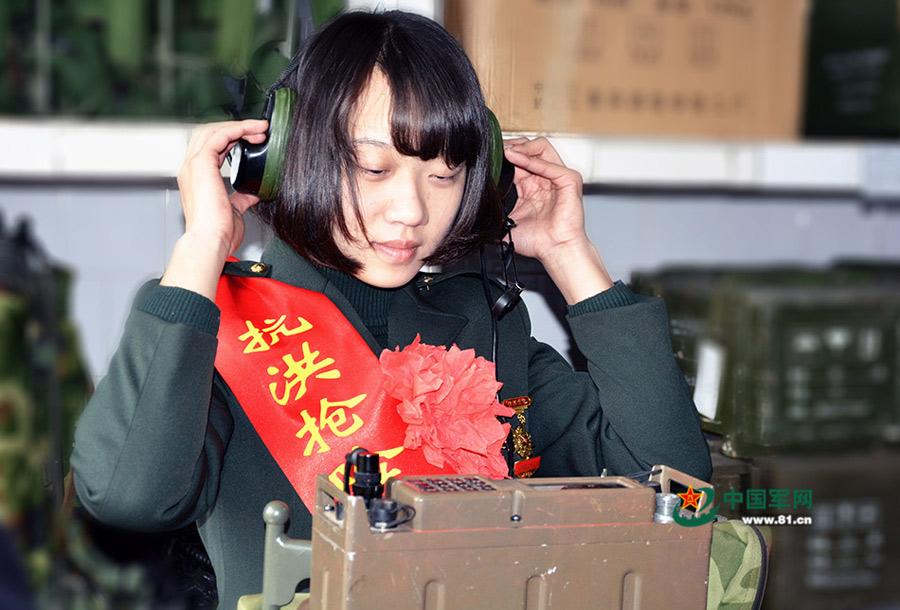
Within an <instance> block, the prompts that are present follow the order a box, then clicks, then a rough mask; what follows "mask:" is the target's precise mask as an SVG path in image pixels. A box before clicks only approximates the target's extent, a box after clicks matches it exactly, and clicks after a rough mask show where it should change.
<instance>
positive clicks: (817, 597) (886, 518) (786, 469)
mask: <svg viewBox="0 0 900 610" xmlns="http://www.w3.org/2000/svg"><path fill="white" fill-rule="evenodd" d="M632 286H633V288H634V290H635V291H636V292H639V293H642V294H647V295H653V296H659V297H662V298H663V299H665V301H666V304H667V307H668V310H669V316H670V329H671V335H672V343H673V348H674V350H675V357H676V359H677V360H678V363H679V365H680V366H681V368H682V370H683V372H684V374H685V377H686V379H687V380H688V383H689V384H690V385H691V386H692V387H693V388H694V398H695V402H696V404H697V407H698V410H699V412H700V413H701V420H702V422H703V427H704V430H705V431H706V433H707V436H708V438H709V440H710V448H711V451H712V453H713V465H714V472H713V481H712V482H713V484H714V488H715V491H716V498H717V502H718V503H719V505H720V513H721V514H723V515H725V516H728V517H731V518H739V517H763V518H765V517H770V518H771V519H772V526H773V527H772V531H773V537H774V549H773V554H772V563H771V572H770V578H769V587H768V590H767V594H766V602H765V604H764V606H763V607H764V608H766V609H768V610H780V609H785V608H791V609H792V610H805V609H810V610H812V609H816V610H821V609H825V610H827V609H833V610H849V609H854V610H862V609H865V608H870V607H871V608H876V607H877V608H879V609H880V608H893V607H894V606H890V605H888V606H884V605H883V604H898V606H897V607H900V582H898V580H897V579H896V574H900V528H898V527H897V525H896V523H897V522H896V520H895V519H893V518H892V517H893V513H894V512H895V510H896V508H895V507H896V506H897V501H898V499H900V492H898V490H897V484H898V483H900V475H898V472H900V442H898V441H900V375H898V366H900V357H898V354H900V344H898V336H900V270H898V269H896V268H893V267H891V266H889V265H870V264H867V263H865V262H854V263H852V264H851V263H846V264H836V265H833V266H830V267H829V268H802V267H790V268H786V267H781V268H771V267H767V268H728V267H714V268H687V267H682V268H669V269H665V270H662V271H658V272H653V273H636V274H635V275H634V276H633V278H632ZM797 498H802V500H800V501H798V499H797Z"/></svg>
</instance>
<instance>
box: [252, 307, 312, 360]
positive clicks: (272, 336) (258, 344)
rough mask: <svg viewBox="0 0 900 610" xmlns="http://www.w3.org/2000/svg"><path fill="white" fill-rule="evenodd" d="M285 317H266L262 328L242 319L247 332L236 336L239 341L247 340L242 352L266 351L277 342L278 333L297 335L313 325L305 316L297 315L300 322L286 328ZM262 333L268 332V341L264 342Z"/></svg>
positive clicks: (278, 338) (285, 335) (281, 334)
mask: <svg viewBox="0 0 900 610" xmlns="http://www.w3.org/2000/svg"><path fill="white" fill-rule="evenodd" d="M285 318H287V316H286V315H283V316H281V317H280V318H278V319H275V318H268V319H265V320H263V322H264V323H265V324H268V326H266V327H264V328H263V329H262V330H260V329H258V328H256V326H255V325H254V324H253V322H251V321H250V320H244V324H246V325H247V332H245V333H244V334H243V335H240V336H239V337H238V339H239V340H240V341H247V342H248V343H247V347H245V348H244V353H245V354H250V353H253V352H265V351H268V350H269V349H270V348H271V347H272V346H273V345H275V344H276V343H278V341H279V340H280V337H279V335H280V336H284V337H288V336H290V335H297V334H300V333H303V332H306V331H308V330H309V329H311V328H312V327H313V325H312V324H310V323H309V322H308V321H307V320H306V319H305V318H301V317H300V316H297V321H298V322H300V325H299V326H295V327H294V328H288V327H287V326H286V325H285V323H284V320H285ZM263 333H268V334H269V341H268V342H266V339H265V336H264V335H263Z"/></svg>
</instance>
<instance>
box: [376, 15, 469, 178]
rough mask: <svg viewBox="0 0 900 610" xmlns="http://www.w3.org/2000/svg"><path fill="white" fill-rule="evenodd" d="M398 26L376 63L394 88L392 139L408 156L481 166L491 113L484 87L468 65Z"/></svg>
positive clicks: (384, 45)
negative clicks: (472, 76)
mask: <svg viewBox="0 0 900 610" xmlns="http://www.w3.org/2000/svg"><path fill="white" fill-rule="evenodd" d="M405 38H406V37H405V36H404V33H403V32H401V31H398V29H397V28H394V29H392V30H391V31H390V33H389V35H388V36H387V37H386V40H384V44H383V46H382V48H381V50H380V53H379V54H378V58H377V60H376V66H377V68H378V69H380V70H381V72H382V73H383V74H384V75H385V77H386V78H387V81H388V85H389V87H390V90H391V96H392V100H391V140H392V143H393V144H394V147H395V148H396V149H397V151H398V152H399V153H400V154H402V155H407V156H414V157H419V158H420V159H423V160H425V161H429V160H431V159H435V158H437V157H440V158H442V159H443V160H444V162H446V163H447V165H449V166H451V167H456V166H458V165H463V164H465V165H468V166H473V165H475V162H476V160H477V159H478V156H479V153H480V148H481V144H482V142H483V140H484V124H485V123H486V118H485V115H484V111H483V101H482V100H481V97H480V95H479V96H473V95H471V92H472V91H473V89H474V90H475V91H479V86H478V82H477V79H476V80H475V82H474V83H473V82H470V79H468V78H466V76H467V75H466V72H465V71H464V70H459V69H454V68H456V66H448V65H447V58H446V57H443V58H442V57H441V55H440V54H438V53H435V52H434V49H433V48H422V47H420V46H419V45H418V44H417V41H414V40H408V39H405Z"/></svg>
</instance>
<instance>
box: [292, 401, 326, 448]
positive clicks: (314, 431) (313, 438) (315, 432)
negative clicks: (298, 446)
mask: <svg viewBox="0 0 900 610" xmlns="http://www.w3.org/2000/svg"><path fill="white" fill-rule="evenodd" d="M300 415H302V416H303V427H302V428H300V431H299V432H297V438H303V437H304V436H306V435H307V434H309V442H308V443H306V448H305V449H304V450H303V456H304V457H308V456H310V455H311V454H312V452H313V449H314V448H315V446H316V445H318V446H319V450H318V451H317V453H325V452H327V451H331V447H329V446H328V443H326V442H325V439H324V438H322V431H321V430H319V426H318V424H317V423H316V418H315V417H311V416H310V415H309V413H307V412H306V411H303V412H302V413H301V414H300Z"/></svg>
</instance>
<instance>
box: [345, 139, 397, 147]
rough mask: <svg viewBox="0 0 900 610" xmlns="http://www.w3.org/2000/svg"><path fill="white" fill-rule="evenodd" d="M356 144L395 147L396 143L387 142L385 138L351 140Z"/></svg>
mask: <svg viewBox="0 0 900 610" xmlns="http://www.w3.org/2000/svg"><path fill="white" fill-rule="evenodd" d="M351 144H353V145H354V146H361V145H369V146H377V147H378V148H393V147H394V145H393V143H392V142H385V141H384V140H379V139H376V138H357V139H355V140H353V141H352V142H351Z"/></svg>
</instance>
